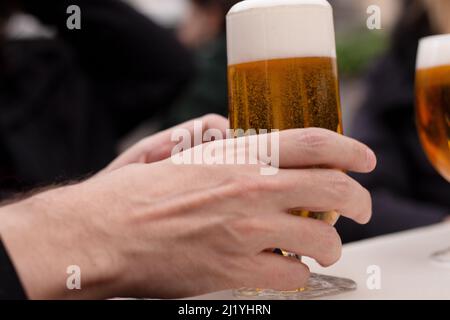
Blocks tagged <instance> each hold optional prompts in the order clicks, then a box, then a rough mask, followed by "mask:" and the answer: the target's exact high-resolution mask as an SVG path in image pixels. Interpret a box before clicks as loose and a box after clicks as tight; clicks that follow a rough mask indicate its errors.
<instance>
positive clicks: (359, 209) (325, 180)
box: [262, 169, 372, 224]
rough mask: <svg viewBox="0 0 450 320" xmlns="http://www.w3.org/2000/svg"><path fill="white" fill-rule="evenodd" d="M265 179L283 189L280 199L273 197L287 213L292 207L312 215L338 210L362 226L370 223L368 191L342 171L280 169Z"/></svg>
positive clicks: (370, 204) (370, 207)
mask: <svg viewBox="0 0 450 320" xmlns="http://www.w3.org/2000/svg"><path fill="white" fill-rule="evenodd" d="M262 179H273V180H274V181H275V186H278V188H283V189H284V192H283V193H282V194H280V196H278V197H277V196H274V197H275V201H278V204H279V205H280V206H283V207H282V209H284V210H285V211H287V210H289V209H292V208H300V209H302V210H306V211H312V212H329V211H337V212H338V213H339V214H341V215H342V216H345V217H347V218H349V219H352V220H353V221H355V222H357V223H360V224H366V223H368V222H369V221H370V219H371V217H372V198H371V195H370V193H369V191H367V189H365V188H364V187H363V186H361V185H360V184H359V183H358V182H356V181H355V180H354V179H353V178H351V177H350V176H348V175H347V174H345V173H343V172H341V171H338V170H332V169H307V170H281V171H280V172H279V174H278V175H276V176H274V177H263V178H262ZM272 183H273V182H272Z"/></svg>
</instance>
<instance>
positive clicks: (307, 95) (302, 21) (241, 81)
mask: <svg viewBox="0 0 450 320" xmlns="http://www.w3.org/2000/svg"><path fill="white" fill-rule="evenodd" d="M227 42H228V44H227V47H228V90H229V93H228V95H229V112H230V114H229V117H230V127H231V128H232V129H235V130H238V129H239V130H240V132H242V130H244V131H247V130H256V132H259V130H261V129H264V130H269V132H270V130H286V129H294V128H307V127H319V128H325V129H329V130H332V131H335V132H338V133H342V121H341V107H340V97H339V84H338V71H337V63H336V45H335V33H334V23H333V11H332V8H331V6H330V4H329V3H328V2H327V1H325V0H246V1H242V2H240V3H238V4H237V5H235V6H234V7H233V8H232V9H231V10H230V12H229V13H228V15H227ZM253 132H254V131H253ZM290 213H292V214H294V215H298V216H302V217H308V218H312V219H319V220H322V221H325V222H327V223H329V224H332V225H334V224H335V223H336V221H337V220H338V217H339V215H338V214H337V213H336V212H308V211H304V210H301V209H298V208H292V210H290ZM278 251H279V252H280V253H282V254H283V255H285V256H295V255H293V254H290V253H288V252H285V251H283V250H282V248H280V249H279V250H278ZM298 258H299V259H301V258H300V257H298ZM354 289H356V284H355V283H354V282H353V281H351V280H348V279H341V278H335V277H325V276H322V275H316V274H313V275H312V277H311V279H310V281H309V283H308V285H307V287H306V288H299V289H298V290H296V291H294V292H276V291H273V290H267V289H245V288H244V289H240V290H236V291H235V295H236V296H239V297H269V298H289V299H308V298H314V297H317V296H322V295H329V294H334V293H339V292H342V291H350V290H354Z"/></svg>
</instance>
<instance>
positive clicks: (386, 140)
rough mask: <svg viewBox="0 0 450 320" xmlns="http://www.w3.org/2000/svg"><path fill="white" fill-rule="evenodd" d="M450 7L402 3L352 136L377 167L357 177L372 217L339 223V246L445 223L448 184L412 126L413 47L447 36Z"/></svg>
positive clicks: (438, 1)
mask: <svg viewBox="0 0 450 320" xmlns="http://www.w3.org/2000/svg"><path fill="white" fill-rule="evenodd" d="M449 12H450V1H447V0H423V1H422V0H420V1H419V0H414V1H405V5H404V8H403V14H402V16H401V17H400V20H399V23H398V25H397V27H396V30H395V31H394V34H393V35H392V40H391V46H390V49H389V50H388V52H387V53H386V54H385V56H384V57H382V58H381V59H380V61H378V63H377V64H376V65H375V67H374V69H373V70H372V72H371V73H370V76H369V77H368V80H367V85H368V88H369V91H368V94H367V98H366V100H365V103H364V104H363V106H362V108H361V109H360V110H359V111H358V114H357V115H356V117H355V120H354V124H353V129H352V132H351V135H352V136H353V137H355V138H356V139H358V140H361V141H363V142H364V143H366V144H368V145H369V146H371V147H372V148H373V149H374V151H375V152H376V154H377V157H378V159H379V165H378V167H377V169H376V170H375V172H374V173H373V174H372V175H370V176H356V178H357V180H358V181H360V182H361V183H363V184H364V185H365V186H367V187H368V189H369V190H370V191H371V192H372V195H373V206H374V217H373V219H372V221H371V223H370V224H368V225H367V226H364V227H362V228H361V227H356V225H354V224H352V223H351V222H348V221H345V219H343V220H341V221H340V222H339V223H338V226H337V228H338V230H339V231H340V232H341V234H342V237H343V240H344V241H345V242H348V241H356V240H360V239H363V238H368V237H374V236H378V235H382V234H386V233H393V232H399V231H403V230H407V229H412V228H417V227H422V226H427V225H431V224H435V223H440V222H442V221H445V220H448V219H449V215H450V184H449V183H448V182H447V181H446V180H444V178H442V177H441V176H440V175H439V174H438V173H437V172H436V171H435V169H434V168H433V167H432V165H431V163H430V162H429V161H428V159H427V157H426V155H425V153H424V151H423V149H422V145H421V143H420V141H419V137H418V132H417V127H416V125H415V93H414V89H415V86H414V83H415V66H416V53H417V48H418V41H419V39H420V38H422V37H425V36H429V35H432V34H441V33H450V20H449V19H448V13H449Z"/></svg>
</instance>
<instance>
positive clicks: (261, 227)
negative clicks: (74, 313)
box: [0, 116, 376, 299]
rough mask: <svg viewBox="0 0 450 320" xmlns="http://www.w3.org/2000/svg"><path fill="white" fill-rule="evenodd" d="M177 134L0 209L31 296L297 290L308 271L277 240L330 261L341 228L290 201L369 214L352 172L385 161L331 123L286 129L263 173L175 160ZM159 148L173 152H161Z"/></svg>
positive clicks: (220, 124)
mask: <svg viewBox="0 0 450 320" xmlns="http://www.w3.org/2000/svg"><path fill="white" fill-rule="evenodd" d="M203 120H204V122H205V123H206V124H205V127H204V129H206V128H208V127H216V128H220V129H221V130H222V129H224V128H226V119H224V118H220V117H218V116H208V117H206V118H203ZM183 126H184V127H186V128H191V126H192V122H190V123H187V124H184V125H183ZM170 132H171V131H170V130H169V131H167V132H164V133H161V134H159V135H156V136H154V137H151V138H148V139H146V140H144V141H143V142H141V143H139V144H138V145H136V146H135V147H133V148H131V149H130V150H129V151H128V152H126V153H125V154H124V155H122V156H121V157H119V158H118V159H117V160H116V161H115V162H113V164H111V166H110V167H108V168H107V169H105V170H104V171H103V172H101V173H100V174H98V175H97V176H95V177H93V178H91V179H89V180H87V181H85V182H82V183H79V184H76V185H71V186H65V187H60V188H56V189H54V190H50V191H47V192H44V193H41V194H37V195H35V196H32V197H30V198H28V199H26V200H24V201H21V202H18V203H14V204H11V205H8V206H5V207H2V208H0V235H1V237H2V239H3V242H4V244H5V245H6V248H7V250H8V252H9V254H10V256H11V258H12V261H13V263H14V265H15V267H16V269H17V271H18V274H19V277H20V279H21V281H22V283H23V285H24V287H25V290H26V292H27V295H28V297H30V298H31V299H104V298H111V297H118V296H121V297H151V298H179V297H187V296H194V295H199V294H203V293H208V292H213V291H219V290H224V289H230V288H236V287H264V288H273V289H279V290H290V289H296V288H298V287H302V286H303V285H304V284H305V283H306V281H307V279H308V277H309V270H308V267H307V266H306V265H304V264H302V263H301V262H299V261H297V260H295V259H290V258H284V257H281V256H278V255H275V254H273V253H271V252H270V249H271V248H283V249H285V250H288V251H290V252H294V253H297V254H299V255H302V256H308V257H311V258H313V259H315V260H316V261H318V262H319V263H320V264H321V265H323V266H330V265H332V264H334V263H335V262H336V261H337V260H338V259H339V258H340V255H341V247H342V245H341V241H340V238H339V236H338V234H337V232H336V230H335V228H334V227H332V226H330V225H327V224H326V223H324V222H321V221H315V220H312V219H306V218H300V217H294V216H292V215H290V214H288V209H290V208H293V207H296V208H297V207H301V208H303V209H305V210H311V211H331V210H336V211H338V212H339V213H340V214H342V215H343V216H346V217H348V218H350V219H353V220H355V221H357V222H359V223H367V222H368V221H369V219H370V216H371V198H370V195H369V193H368V192H367V190H365V189H364V188H363V187H362V186H360V185H359V184H358V183H357V182H355V181H354V180H353V179H351V178H350V177H349V176H347V175H346V174H345V173H343V172H345V171H354V172H361V173H367V172H370V171H372V170H373V169H374V167H375V165H376V159H375V155H374V154H373V152H372V151H371V150H370V149H369V148H368V147H366V146H364V145H363V144H361V143H359V142H357V141H355V140H352V139H350V138H346V137H343V136H341V135H338V134H336V133H333V132H329V131H326V130H322V129H298V130H289V131H285V132H281V133H280V171H279V173H278V174H277V175H275V176H261V175H260V168H261V166H262V164H258V165H240V166H236V165H216V166H208V165H192V166H190V165H174V164H173V163H172V161H171V160H170V159H167V157H168V156H169V155H170V150H171V148H170V146H171V145H173V142H170V139H168V137H170ZM242 139H245V138H242ZM248 143H250V142H248ZM212 144H217V142H212ZM157 146H165V148H161V149H158V151H154V150H155V148H157ZM167 146H169V147H167ZM237 152H240V151H237ZM313 167H314V168H318V167H320V168H324V169H311V168H313ZM326 168H336V169H339V170H336V169H326ZM71 265H78V266H80V268H81V272H82V273H81V275H82V277H81V282H82V289H81V290H68V289H67V287H66V280H67V277H68V274H67V273H66V270H67V267H68V266H71Z"/></svg>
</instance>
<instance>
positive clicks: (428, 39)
mask: <svg viewBox="0 0 450 320" xmlns="http://www.w3.org/2000/svg"><path fill="white" fill-rule="evenodd" d="M440 40H443V41H449V42H450V33H444V34H435V35H431V36H427V37H423V38H421V39H420V40H419V43H426V42H431V41H433V42H435V41H437V42H439V41H440Z"/></svg>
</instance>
